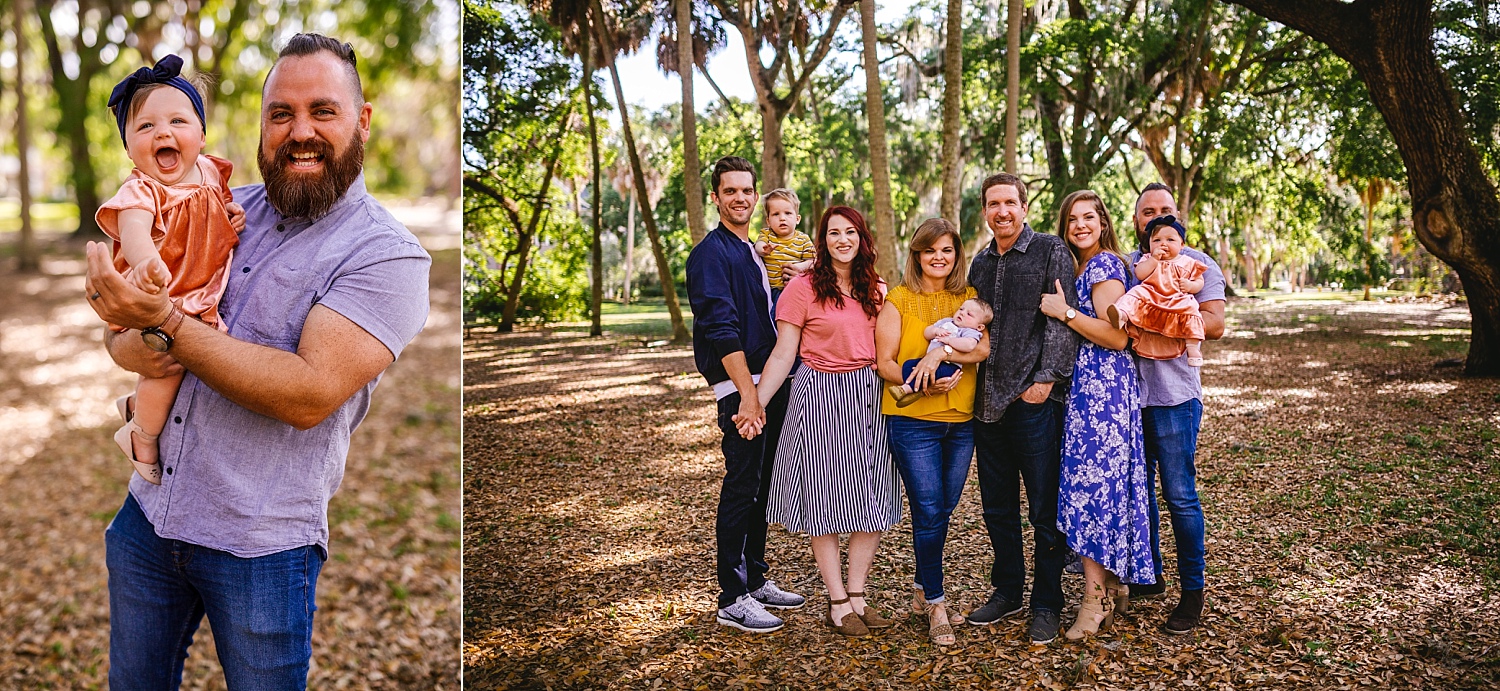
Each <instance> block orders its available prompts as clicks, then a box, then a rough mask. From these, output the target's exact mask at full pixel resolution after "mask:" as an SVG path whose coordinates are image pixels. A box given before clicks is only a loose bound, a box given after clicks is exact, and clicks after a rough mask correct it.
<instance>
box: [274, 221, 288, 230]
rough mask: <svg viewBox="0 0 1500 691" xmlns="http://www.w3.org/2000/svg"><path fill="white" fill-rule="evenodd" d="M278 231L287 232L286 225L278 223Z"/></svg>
mask: <svg viewBox="0 0 1500 691" xmlns="http://www.w3.org/2000/svg"><path fill="white" fill-rule="evenodd" d="M276 230H278V231H280V230H286V226H285V225H284V224H281V223H277V224H276Z"/></svg>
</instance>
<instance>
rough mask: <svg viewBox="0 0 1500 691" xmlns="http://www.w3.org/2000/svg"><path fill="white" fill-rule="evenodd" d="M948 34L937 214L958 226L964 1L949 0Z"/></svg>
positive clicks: (961, 194) (960, 188)
mask: <svg viewBox="0 0 1500 691" xmlns="http://www.w3.org/2000/svg"><path fill="white" fill-rule="evenodd" d="M947 25H948V26H947V28H946V32H947V34H946V35H945V36H944V46H943V196H942V201H941V202H940V203H939V204H938V215H940V216H942V217H943V218H946V219H948V220H949V221H951V222H952V223H953V224H954V226H955V227H957V226H958V225H959V224H960V223H961V222H962V221H961V219H960V218H959V212H960V210H961V208H960V207H961V205H962V202H963V162H962V161H960V160H958V134H959V130H960V129H961V128H962V127H963V111H962V109H961V107H960V106H961V105H962V104H961V102H960V101H961V100H962V98H961V97H962V96H963V72H964V36H963V31H964V4H963V0H948V18H947Z"/></svg>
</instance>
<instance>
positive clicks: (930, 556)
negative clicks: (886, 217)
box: [875, 218, 990, 645]
mask: <svg viewBox="0 0 1500 691" xmlns="http://www.w3.org/2000/svg"><path fill="white" fill-rule="evenodd" d="M967 276H968V266H967V265H966V263H965V261H964V249H963V243H962V241H961V240H960V239H959V237H958V229H957V228H955V227H954V226H953V224H952V223H949V222H948V221H945V220H943V219H941V218H933V219H928V220H927V221H924V222H923V223H922V225H921V226H920V227H918V228H917V232H916V235H914V236H913V237H912V240H911V245H910V247H909V251H908V252H907V257H906V272H905V274H904V276H903V280H902V282H901V285H898V286H896V287H895V288H893V289H891V291H890V293H889V294H888V295H886V298H885V305H884V307H882V308H881V311H880V317H879V318H878V320H877V321H876V325H875V367H876V370H877V371H878V372H879V374H880V376H881V378H883V379H885V380H886V381H887V382H890V383H892V384H900V383H902V381H903V379H902V376H901V363H902V362H905V361H906V360H909V359H921V362H920V363H919V364H918V365H917V367H916V369H915V370H914V371H913V372H912V374H911V379H910V381H908V382H907V383H909V384H911V385H912V388H917V389H922V390H923V393H925V394H926V396H925V397H924V398H923V399H922V400H919V401H917V402H916V403H912V404H910V405H908V406H906V407H904V408H898V407H897V406H896V400H895V398H894V397H893V396H891V395H890V394H889V393H886V394H884V396H883V398H882V408H881V410H882V412H884V413H885V414H886V415H887V418H886V431H887V434H888V435H889V441H890V448H891V454H892V455H893V456H895V459H896V466H897V468H898V469H899V470H900V472H901V479H902V481H903V484H905V485H906V497H907V501H908V503H910V504H911V518H912V543H913V545H912V546H913V550H914V551H915V553H916V567H917V568H916V579H915V588H916V592H915V593H914V599H913V602H912V608H913V609H914V610H916V611H917V612H918V613H926V614H927V615H928V635H929V636H930V637H931V638H932V641H933V642H934V643H936V644H938V645H952V644H953V643H954V634H953V627H952V624H954V623H962V621H963V617H961V616H959V615H958V614H957V613H954V614H952V615H949V614H948V612H947V609H946V607H945V606H944V601H945V600H946V596H945V594H944V592H943V546H944V543H946V542H947V540H948V517H949V516H950V515H952V514H953V509H954V508H955V507H957V506H958V499H959V496H960V495H961V494H962V492H963V488H964V483H965V482H967V481H968V477H969V463H970V462H971V461H972V459H973V456H974V425H973V416H974V386H975V383H976V382H978V380H979V378H978V377H976V376H975V373H974V367H975V364H976V363H979V362H982V361H983V360H984V359H985V358H987V357H989V353H990V334H989V332H988V331H985V332H984V334H983V337H982V338H981V339H980V341H979V347H977V348H975V349H974V350H972V351H970V352H968V353H963V352H956V351H953V352H950V351H951V349H948V348H936V349H933V350H932V351H930V352H929V351H928V347H927V346H928V341H927V339H926V338H924V337H923V334H922V332H923V331H924V330H926V328H927V327H928V326H931V325H932V324H934V323H936V322H937V321H938V320H939V319H943V318H944V317H951V316H953V313H954V311H956V310H957V309H958V307H959V305H961V304H963V302H964V301H965V300H968V299H970V298H973V297H974V296H975V292H974V289H973V288H971V287H969V285H968V280H967V278H966V277H967ZM943 362H951V363H954V364H958V365H962V368H961V369H960V370H959V372H958V373H956V374H954V375H952V376H950V377H946V378H942V379H935V378H934V374H935V372H936V370H937V368H938V366H939V365H941V364H942V363H943Z"/></svg>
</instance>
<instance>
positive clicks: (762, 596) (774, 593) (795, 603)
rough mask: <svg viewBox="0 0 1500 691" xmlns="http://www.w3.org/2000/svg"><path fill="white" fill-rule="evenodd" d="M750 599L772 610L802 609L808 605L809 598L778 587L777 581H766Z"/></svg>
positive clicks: (751, 594)
mask: <svg viewBox="0 0 1500 691" xmlns="http://www.w3.org/2000/svg"><path fill="white" fill-rule="evenodd" d="M750 597H753V598H755V601H756V602H759V603H760V604H761V606H762V607H768V608H770V609H802V605H805V604H807V598H805V597H802V596H801V595H798V594H796V593H789V592H787V591H785V590H782V589H781V588H778V587H776V581H766V584H765V585H763V586H761V587H760V589H759V590H756V591H755V592H753V593H750Z"/></svg>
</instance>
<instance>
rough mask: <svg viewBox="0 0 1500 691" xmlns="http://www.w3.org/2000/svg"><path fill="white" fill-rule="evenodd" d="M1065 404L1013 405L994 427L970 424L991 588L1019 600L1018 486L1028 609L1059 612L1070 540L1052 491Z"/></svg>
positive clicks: (1021, 571)
mask: <svg viewBox="0 0 1500 691" xmlns="http://www.w3.org/2000/svg"><path fill="white" fill-rule="evenodd" d="M1062 420H1063V404H1062V403H1061V402H1059V401H1054V400H1052V399H1047V401H1046V402H1043V403H1039V404H1035V405H1033V404H1031V403H1027V402H1025V401H1023V400H1021V399H1019V398H1018V399H1016V400H1015V401H1014V402H1012V403H1011V404H1010V406H1008V407H1007V408H1006V409H1005V414H1004V415H1002V416H1001V417H1000V420H999V421H997V422H980V421H978V420H976V421H975V422H974V441H975V444H976V449H977V451H978V453H977V454H976V456H977V459H978V465H979V496H980V499H981V500H982V502H983V504H984V527H985V530H986V531H988V532H989V534H990V547H991V548H992V549H993V550H994V552H995V563H994V564H993V565H992V566H991V568H990V585H992V586H994V587H995V590H996V591H997V592H998V593H1000V595H1001V596H1003V597H1004V598H1005V599H1007V600H1011V601H1013V602H1020V601H1021V594H1022V591H1023V590H1024V589H1025V587H1026V555H1025V554H1023V553H1022V550H1021V545H1022V543H1021V483H1022V482H1024V483H1025V484H1026V502H1027V504H1028V506H1029V511H1028V513H1027V519H1028V520H1029V521H1030V522H1031V528H1032V531H1033V534H1034V535H1035V537H1036V546H1035V552H1034V553H1033V554H1032V561H1033V567H1032V568H1033V573H1032V585H1031V609H1032V611H1037V610H1047V611H1051V612H1058V613H1060V612H1062V608H1063V592H1062V572H1063V565H1064V564H1065V563H1066V562H1067V556H1068V541H1067V537H1066V536H1064V535H1063V533H1062V531H1061V530H1058V529H1057V485H1058V477H1059V476H1058V473H1059V472H1061V467H1062Z"/></svg>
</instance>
